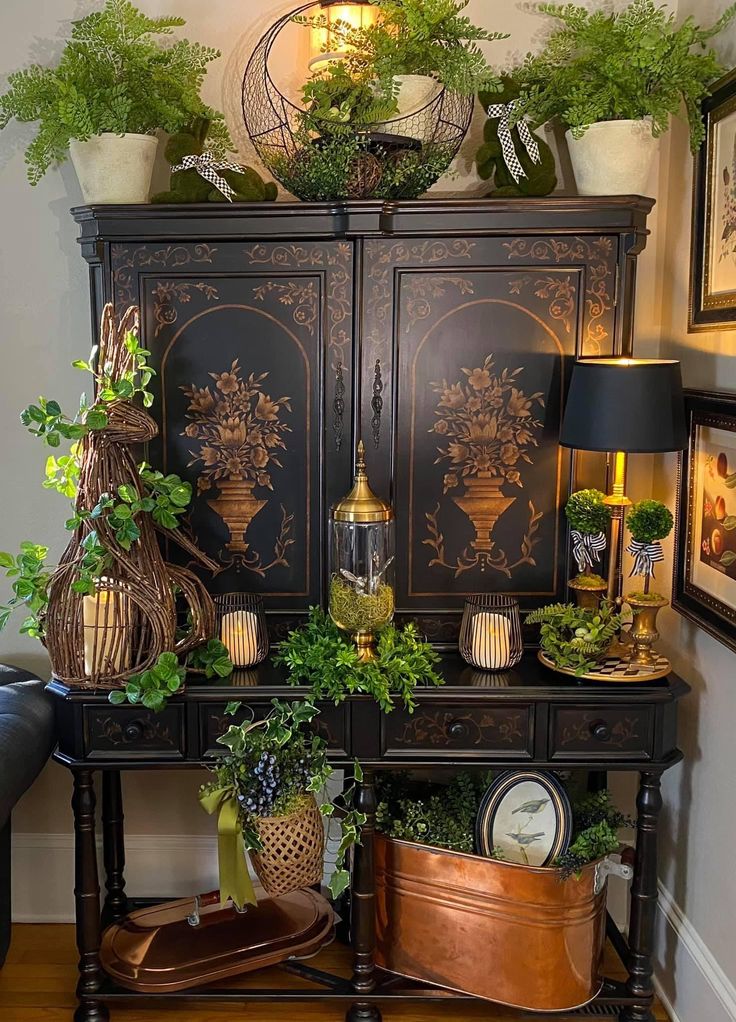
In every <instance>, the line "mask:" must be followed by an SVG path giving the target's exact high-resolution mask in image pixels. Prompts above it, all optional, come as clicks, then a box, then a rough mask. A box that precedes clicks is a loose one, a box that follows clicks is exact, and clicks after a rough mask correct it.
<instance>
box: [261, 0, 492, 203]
mask: <svg viewBox="0 0 736 1022" xmlns="http://www.w3.org/2000/svg"><path fill="white" fill-rule="evenodd" d="M313 9H319V10H321V9H322V7H321V3H320V0H314V2H312V3H308V4H305V5H303V6H302V7H299V8H297V9H295V10H293V11H291V12H290V13H288V14H285V15H284V16H283V17H281V18H280V19H279V20H278V21H276V22H275V23H274V24H273V25H272V26H271V28H270V29H269V30H268V32H266V34H265V35H264V36H263V37H262V38H261V40H260V41H259V43H258V45H257V46H256V48H255V50H254V51H253V54H252V56H251V58H250V60H249V61H248V65H247V67H246V69H245V74H244V76H243V118H244V120H245V126H246V129H247V131H248V135H249V136H250V139H251V141H252V142H253V145H254V146H255V148H256V151H257V153H258V155H259V157H260V159H261V161H262V162H263V164H264V165H265V166H266V167H267V168H268V169H269V171H270V172H271V174H273V176H274V177H275V178H276V179H277V180H278V181H280V182H281V184H282V185H284V187H285V188H287V189H288V190H289V191H290V192H291V193H292V194H293V195H296V196H297V198H300V199H304V200H306V201H323V202H328V201H332V200H335V199H368V198H377V199H415V198H417V197H418V196H419V195H422V194H423V193H424V192H426V191H427V189H428V188H430V187H431V186H432V185H433V184H434V183H435V181H437V180H438V179H439V178H440V177H441V176H442V174H444V173H445V171H446V170H447V169H448V167H449V166H450V164H451V162H452V160H453V158H454V157H455V155H456V154H457V152H458V150H459V148H460V145H461V144H462V141H463V139H464V138H465V135H466V133H467V131H468V128H469V127H470V121H471V118H472V116H473V102H474V97H473V96H462V95H460V94H458V93H456V92H451V91H449V90H448V89H445V88H442V87H438V90H437V92H436V94H435V95H434V96H433V97H432V98H431V99H430V100H429V101H428V102H427V103H426V104H425V105H424V106H423V107H422V108H421V109H419V110H416V111H413V112H412V113H410V114H408V115H406V116H399V117H396V118H393V119H392V120H390V121H386V122H382V123H381V124H377V125H365V124H361V125H360V126H359V127H357V126H356V127H354V128H351V127H349V126H344V125H343V126H340V128H339V129H330V130H329V131H325V132H324V133H322V134H320V133H318V132H315V130H314V121H313V118H310V115H309V112H308V111H307V110H305V109H303V108H302V107H299V106H297V105H295V104H294V103H292V102H291V101H290V100H288V99H287V98H286V96H284V95H283V93H282V92H281V91H280V90H279V89H278V88H277V86H276V85H275V83H274V81H273V78H272V77H271V73H270V71H269V60H270V56H271V51H272V49H273V47H274V44H275V43H276V40H277V39H278V37H279V35H280V34H281V32H282V31H283V29H284V28H285V27H286V25H288V24H289V23H290V21H291V20H292V18H293V17H294V16H295V15H298V14H299V15H303V14H305V13H307V12H308V11H311V10H313Z"/></svg>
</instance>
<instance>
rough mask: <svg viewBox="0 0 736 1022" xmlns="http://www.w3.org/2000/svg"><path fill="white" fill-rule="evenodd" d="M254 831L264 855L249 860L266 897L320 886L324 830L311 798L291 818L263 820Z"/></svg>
mask: <svg viewBox="0 0 736 1022" xmlns="http://www.w3.org/2000/svg"><path fill="white" fill-rule="evenodd" d="M256 827H257V830H258V836H259V837H260V839H261V843H262V844H263V851H261V852H251V859H252V861H253V868H254V869H255V872H256V876H257V877H258V879H259V880H260V882H261V884H262V886H263V889H264V890H265V892H266V894H268V895H270V896H271V897H272V898H278V897H280V896H281V895H283V894H291V892H292V891H298V890H301V888H303V887H311V886H312V885H313V884H318V883H319V882H320V880H321V879H322V872H323V868H324V867H323V858H324V851H325V828H324V824H323V822H322V814H321V813H320V811H319V807H318V805H317V802H316V801H315V799H314V797H311V796H310V798H309V801H308V802H306V803H305V805H304V808H303V809H301V810H299V811H298V812H296V813H293V814H292V815H291V816H266V817H263V818H262V819H259V820H258V822H257V824H256Z"/></svg>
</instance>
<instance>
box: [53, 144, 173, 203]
mask: <svg viewBox="0 0 736 1022" xmlns="http://www.w3.org/2000/svg"><path fill="white" fill-rule="evenodd" d="M157 149H158V139H157V138H155V137H154V136H153V135H134V134H127V135H113V134H110V133H109V132H108V133H105V134H104V135H96V136H95V137H94V138H91V139H89V141H87V142H77V141H76V140H75V141H73V142H72V143H71V144H70V146H69V153H70V155H71V158H72V163H73V164H74V169H75V170H76V172H77V177H78V178H79V183H80V185H81V186H82V194H83V196H84V201H85V202H86V203H88V204H90V205H91V204H93V203H106V204H107V203H111V204H112V203H141V202H148V200H149V197H150V194H151V177H152V176H153V164H154V161H155V159H156V150H157Z"/></svg>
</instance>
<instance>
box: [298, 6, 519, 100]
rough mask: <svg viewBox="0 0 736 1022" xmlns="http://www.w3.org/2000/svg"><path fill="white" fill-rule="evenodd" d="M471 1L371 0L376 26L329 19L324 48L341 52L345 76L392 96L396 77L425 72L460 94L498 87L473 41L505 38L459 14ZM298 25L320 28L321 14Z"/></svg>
mask: <svg viewBox="0 0 736 1022" xmlns="http://www.w3.org/2000/svg"><path fill="white" fill-rule="evenodd" d="M469 2H470V0H374V4H375V6H376V7H377V8H378V18H377V21H376V23H375V24H373V25H370V26H368V27H365V28H355V27H354V26H353V25H351V24H350V23H349V22H347V21H337V22H333V23H332V25H331V26H330V39H329V41H328V43H326V44H325V50H329V49H333V48H335V47H338V48H339V49H341V50H344V51H345V56H344V58H343V59H344V62H345V66H346V69H347V71H348V72H349V74H350V77H351V78H352V79H353V80H354V81H356V82H359V83H368V82H371V81H373V82H375V83H376V86H377V88H376V91H377V92H378V93H379V94H380V95H382V96H383V97H384V98H388V99H390V100H394V99H395V96H396V84H395V77H396V75H430V76H431V77H433V78H436V79H437V80H438V81H440V82H442V84H443V85H444V86H445V87H446V88H448V89H450V90H452V91H453V92H458V93H460V94H462V95H464V96H472V95H474V93H476V92H478V90H479V89H486V90H492V91H497V90H498V89H499V88H500V81H499V78H498V76H497V75H496V73H495V72H494V71H493V70H492V68H491V67H490V66H489V64H488V62H487V61H486V58H485V57H484V55H483V52H482V51H481V49H480V46H479V45H478V44H479V43H481V42H492V41H495V40H498V39H507V38H508V36H507V35H505V34H504V33H501V32H488V31H486V30H485V29H482V28H479V27H478V26H477V25H474V24H473V23H472V22H471V20H470V19H469V18H468V17H466V16H465V15H464V14H463V13H462V12H463V11H464V10H465V9H466V8H467V6H468V4H469ZM294 20H295V21H297V22H298V23H299V24H302V25H308V26H309V27H312V28H321V29H325V28H327V26H328V22H327V18H326V17H325V15H320V16H318V17H316V18H308V17H304V16H297V17H296V18H295V19H294Z"/></svg>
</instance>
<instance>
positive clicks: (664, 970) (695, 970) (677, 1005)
mask: <svg viewBox="0 0 736 1022" xmlns="http://www.w3.org/2000/svg"><path fill="white" fill-rule="evenodd" d="M658 906H659V912H658V913H657V935H656V941H655V947H656V948H657V963H656V969H655V974H656V986H657V993H658V994H659V997H660V999H661V1001H662V1003H663V1005H664V1006H665V1008H666V1010H667V1012H668V1013H669V1015H670V1018H671V1019H672V1022H705V1020H707V1022H736V987H734V984H733V983H732V982H731V980H730V979H729V978H728V976H727V975H726V974H725V972H724V971H723V969H722V968H721V966H720V965H719V964H718V961H717V960H716V958H715V956H714V955H713V953H712V951H711V950H710V948H709V947H708V946H707V945H706V943H705V942H704V941H703V939H702V937H701V936H700V934H699V933H698V932H697V930H696V929H695V927H694V926H693V925H692V923H691V922H690V920H689V919H688V918H687V916H686V915H685V913H684V912H683V911H682V909H681V908H680V906H679V905H678V904H677V902H676V901H675V899H674V898H673V897H672V895H671V894H670V892H669V891H668V890H667V888H666V887H665V886H664V885H663V884H661V883H660V885H659V903H658Z"/></svg>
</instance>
